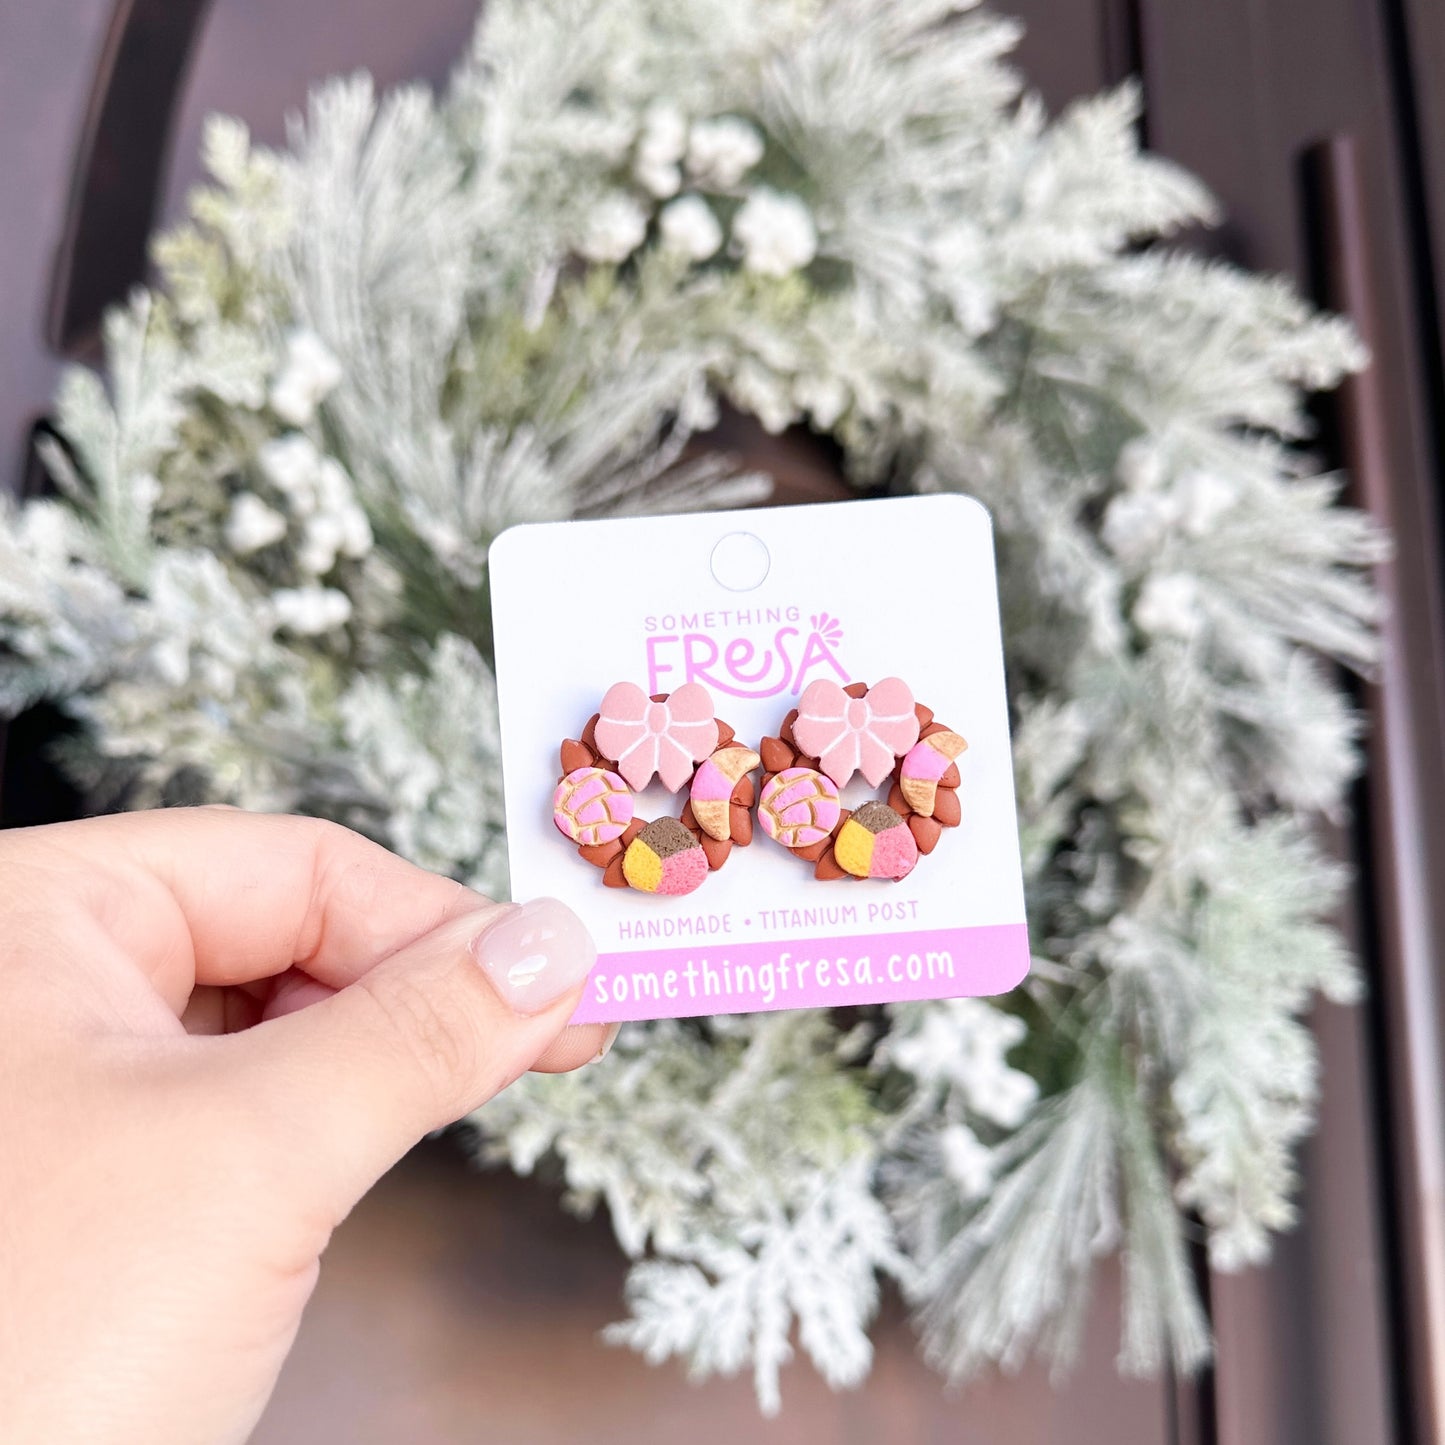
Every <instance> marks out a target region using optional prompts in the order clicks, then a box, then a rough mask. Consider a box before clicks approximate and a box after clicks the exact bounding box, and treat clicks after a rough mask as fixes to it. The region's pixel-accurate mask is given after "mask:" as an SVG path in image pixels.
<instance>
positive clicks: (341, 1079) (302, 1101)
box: [232, 898, 597, 1220]
mask: <svg viewBox="0 0 1445 1445" xmlns="http://www.w3.org/2000/svg"><path fill="white" fill-rule="evenodd" d="M596 958H597V949H596V946H595V945H594V944H593V942H592V939H591V937H590V936H589V935H588V933H587V930H586V928H585V927H584V926H583V924H582V921H581V920H580V919H579V918H578V917H577V915H576V914H575V913H573V912H572V911H571V910H570V909H569V908H567V907H566V905H565V904H562V903H559V902H558V901H557V900H556V899H552V898H542V899H538V900H536V901H535V902H532V903H526V904H522V905H520V906H516V905H502V906H498V905H488V906H486V907H484V908H480V909H477V910H476V911H474V912H471V913H466V914H463V915H462V916H460V917H457V918H452V919H450V920H448V921H447V922H446V923H443V924H442V925H440V926H439V927H438V928H436V929H434V930H433V931H432V932H431V933H428V934H426V935H424V936H423V937H421V938H419V939H417V940H416V941H415V942H414V943H411V944H408V945H407V946H406V947H405V948H403V949H401V950H400V951H398V952H397V953H394V954H392V955H391V956H390V957H389V958H386V959H384V960H383V961H382V962H381V963H379V964H377V965H376V967H375V968H373V969H371V970H369V971H368V972H367V973H365V974H363V975H362V976H361V977H360V978H358V979H357V980H356V981H355V982H354V983H351V984H348V985H347V986H346V987H345V988H343V989H341V990H340V991H339V992H338V993H335V994H333V995H332V996H331V997H330V998H326V999H322V1000H321V1001H320V1002H317V1003H314V1004H312V1005H311V1006H310V1007H308V1008H304V1009H301V1010H299V1011H298V1012H295V1013H290V1014H286V1015H284V1016H283V1017H281V1018H275V1019H270V1020H267V1021H266V1022H265V1023H262V1024H258V1025H257V1026H256V1027H255V1028H252V1029H248V1030H247V1031H246V1032H245V1033H242V1034H237V1035H233V1036H232V1037H233V1041H234V1042H235V1043H236V1045H237V1046H238V1047H239V1049H240V1050H241V1051H242V1055H243V1057H242V1059H241V1060H240V1061H239V1062H240V1064H241V1071H240V1072H241V1075H242V1084H243V1087H244V1088H245V1089H246V1090H247V1093H248V1096H249V1098H250V1099H251V1101H252V1103H253V1104H259V1105H260V1106H261V1108H262V1110H263V1112H264V1113H266V1114H268V1115H269V1116H271V1119H272V1120H274V1119H275V1118H276V1117H278V1116H279V1118H280V1119H281V1120H282V1121H283V1122H284V1127H281V1128H278V1129H277V1130H276V1133H277V1137H279V1138H282V1139H290V1140H291V1141H292V1144H293V1156H294V1157H293V1160H292V1161H288V1163H294V1165H295V1171H291V1172H292V1174H293V1177H298V1182H301V1183H302V1184H303V1187H306V1186H308V1185H309V1186H312V1189H313V1191H315V1190H319V1195H318V1194H317V1193H315V1192H312V1198H313V1199H315V1200H316V1202H318V1203H320V1204H321V1205H322V1207H323V1208H324V1209H326V1210H327V1211H328V1212H333V1213H334V1216H335V1219H336V1220H339V1219H341V1217H342V1216H344V1215H345V1213H346V1212H347V1211H348V1210H349V1209H350V1208H351V1206H352V1205H353V1204H355V1202H356V1201H357V1200H358V1199H359V1198H360V1197H361V1195H362V1194H364V1193H365V1192H366V1191H367V1189H369V1188H370V1187H371V1185H372V1184H374V1183H375V1182H376V1180H377V1179H378V1178H380V1177H381V1175H382V1174H384V1173H385V1172H386V1170H387V1169H389V1168H390V1167H391V1166H392V1164H394V1163H395V1162H396V1161H397V1160H398V1159H399V1158H400V1157H401V1156H402V1155H403V1154H405V1153H406V1151H407V1150H408V1149H410V1148H411V1147H412V1145H413V1144H415V1143H416V1142H417V1140H419V1139H420V1138H421V1137H422V1136H423V1135H425V1134H427V1133H429V1132H430V1131H432V1130H433V1129H439V1128H441V1127H442V1126H443V1125H446V1124H450V1123H452V1122H453V1121H454V1120H456V1119H459V1118H460V1117H461V1116H462V1115H463V1114H465V1113H467V1111H468V1110H470V1109H475V1108H476V1107H477V1106H478V1105H479V1104H482V1103H484V1102H485V1101H486V1100H487V1099H490V1098H491V1097H492V1095H493V1094H495V1093H497V1092H498V1091H499V1090H501V1089H503V1088H505V1087H506V1086H507V1085H508V1084H510V1083H511V1082H512V1081H513V1080H514V1079H516V1078H518V1077H519V1076H520V1075H521V1074H523V1073H525V1072H526V1071H527V1069H528V1068H530V1067H531V1065H532V1064H533V1063H534V1062H536V1060H537V1059H538V1058H539V1057H540V1056H541V1055H542V1054H543V1053H544V1052H545V1051H546V1050H547V1048H548V1045H550V1044H551V1043H552V1042H553V1040H554V1039H556V1038H557V1036H558V1035H559V1034H560V1033H561V1032H562V1030H563V1029H564V1028H565V1027H566V1024H567V1021H568V1019H569V1018H571V1016H572V1014H573V1012H574V1010H575V1009H576V1007H577V1002H578V999H579V997H580V994H581V989H582V983H583V981H584V980H585V978H586V977H587V974H588V973H589V972H590V971H591V969H592V965H593V963H594V962H595V961H596ZM269 1125H270V1121H269V1120H268V1127H269Z"/></svg>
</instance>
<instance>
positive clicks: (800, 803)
mask: <svg viewBox="0 0 1445 1445" xmlns="http://www.w3.org/2000/svg"><path fill="white" fill-rule="evenodd" d="M967 747H968V744H967V743H966V742H965V741H964V740H963V738H962V737H960V736H959V735H958V734H957V733H956V732H954V731H953V730H952V729H951V728H948V727H946V726H945V725H944V724H942V723H940V722H938V721H937V720H936V719H935V718H934V716H933V713H932V711H931V710H930V709H929V708H927V707H924V706H923V704H922V703H916V702H915V701H914V700H913V693H912V692H911V691H910V689H909V687H908V684H907V683H905V682H903V681H902V680H901V679H900V678H896V677H887V678H884V679H883V681H882V682H879V683H876V684H875V685H874V686H873V687H871V688H870V687H868V686H867V684H865V683H861V682H855V683H850V684H849V685H848V686H847V687H839V686H838V684H837V683H835V682H829V681H826V680H819V681H818V682H814V683H812V684H810V685H809V686H808V687H807V688H806V689H805V690H804V692H803V695H802V697H800V698H799V699H798V706H797V707H796V708H795V709H794V710H793V711H792V712H790V713H789V714H788V715H787V717H786V718H784V719H783V725H782V727H781V728H779V730H778V736H777V737H769V738H764V739H763V741H762V744H761V746H760V749H759V751H760V755H761V757H762V762H763V788H762V792H761V794H760V796H759V799H758V821H759V822H760V823H761V824H762V828H763V831H764V832H765V833H766V834H767V835H768V836H769V837H770V838H772V839H774V840H776V841H777V842H779V843H781V844H782V845H783V847H785V848H788V849H789V850H791V851H792V852H793V853H795V854H796V855H797V856H798V857H799V858H802V859H804V860H805V861H807V862H809V863H812V864H813V875H814V877H816V878H820V879H824V880H829V879H836V878H849V877H852V878H890V879H893V880H895V881H896V880H898V879H900V878H906V877H907V876H908V874H910V873H911V872H912V871H913V869H914V867H915V865H916V864H917V862H918V859H919V856H920V854H926V853H931V852H932V851H933V850H934V848H935V847H936V846H937V844H938V840H939V838H940V837H941V836H942V833H943V830H944V829H945V828H954V827H957V826H958V823H959V821H960V820H961V818H962V816H963V814H962V809H961V808H960V806H959V802H958V794H957V792H956V789H957V788H958V785H959V781H960V779H959V771H958V764H957V759H958V758H959V757H960V756H962V754H963V752H964V750H965V749H966V748H967ZM854 773H861V774H862V775H863V777H864V778H866V779H867V780H868V782H869V783H870V784H871V785H872V786H873V787H875V788H878V787H881V785H882V784H883V783H884V782H887V783H888V785H889V788H888V800H887V802H882V801H879V800H876V799H875V800H873V801H871V802H867V803H864V804H863V805H862V806H861V807H860V808H858V809H856V810H855V811H852V812H849V811H848V810H847V809H845V808H844V807H843V805H842V800H841V793H842V789H843V787H844V786H845V785H846V784H847V782H848V781H849V779H850V778H852V776H853V774H854Z"/></svg>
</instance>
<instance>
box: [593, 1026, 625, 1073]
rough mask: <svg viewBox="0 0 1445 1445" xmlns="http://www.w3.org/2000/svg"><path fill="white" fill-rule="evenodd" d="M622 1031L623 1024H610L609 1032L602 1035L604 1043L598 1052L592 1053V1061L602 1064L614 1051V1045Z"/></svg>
mask: <svg viewBox="0 0 1445 1445" xmlns="http://www.w3.org/2000/svg"><path fill="white" fill-rule="evenodd" d="M621 1032H622V1025H621V1024H608V1025H607V1032H606V1033H605V1034H603V1035H602V1044H601V1046H600V1047H599V1048H598V1050H597V1052H596V1053H595V1054H593V1055H592V1062H593V1063H594V1064H600V1063H601V1062H602V1060H603V1059H605V1058H606V1057H607V1055H608V1054H610V1053H611V1052H612V1045H613V1044H615V1043H616V1042H617V1035H618V1034H620V1033H621Z"/></svg>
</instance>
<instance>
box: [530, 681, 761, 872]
mask: <svg viewBox="0 0 1445 1445" xmlns="http://www.w3.org/2000/svg"><path fill="white" fill-rule="evenodd" d="M687 688H688V689H695V690H696V693H699V694H704V696H705V690H704V689H702V688H701V687H699V686H698V685H697V684H695V683H694V684H688V685H687ZM684 691H685V689H681V688H680V689H679V690H678V693H677V694H670V693H665V692H664V693H654V694H653V695H652V696H651V697H650V698H644V697H643V696H642V694H641V690H640V689H637V688H635V687H634V686H633V685H631V684H618V685H616V687H614V688H612V689H609V691H608V693H607V695H606V697H604V699H603V707H602V709H601V710H600V711H599V712H596V713H594V714H593V715H592V717H591V718H590V719H589V720H588V722H587V726H586V727H584V728H583V729H582V736H581V737H580V738H568V739H566V740H565V741H564V742H563V743H562V746H561V748H560V750H559V755H558V760H559V762H560V764H561V768H562V776H561V778H560V779H559V780H558V784H557V789H556V792H555V793H554V795H553V820H554V822H555V823H556V825H557V828H558V830H559V831H560V832H561V833H562V834H563V836H564V837H566V838H567V839H568V840H569V841H570V842H573V843H575V844H576V846H577V853H578V856H579V857H581V858H582V859H583V860H584V861H585V862H587V863H590V864H592V865H593V867H595V868H600V869H601V870H602V881H603V883H605V884H606V885H607V886H608V887H609V888H633V889H636V890H637V891H638V892H641V893H661V894H667V895H672V896H680V895H682V894H686V893H691V892H693V890H694V889H696V888H698V887H700V886H701V885H702V883H703V882H704V881H705V880H706V878H707V876H708V874H709V873H714V872H716V871H717V870H718V869H719V868H721V867H722V866H723V864H724V863H726V862H727V859H728V855H729V854H730V853H731V852H732V850H733V848H734V847H738V848H745V847H747V845H748V844H749V843H751V842H752V838H753V816H752V805H753V803H754V801H755V800H756V796H757V791H756V787H755V785H754V783H753V780H752V778H751V777H750V776H749V775H750V774H751V773H752V771H753V770H754V769H755V768H757V767H758V765H759V762H760V761H761V760H760V759H759V757H758V754H757V753H755V752H754V751H753V750H752V749H751V748H748V747H745V746H743V744H741V743H739V742H738V741H737V740H736V735H735V733H734V731H733V729H732V728H731V727H730V726H729V725H728V724H727V723H725V722H724V721H723V720H722V719H721V718H716V717H714V716H713V715H712V704H711V699H710V698H707V700H706V702H705V704H704V703H703V701H702V699H701V698H699V697H697V696H696V695H694V696H692V697H691V699H690V701H691V705H692V711H691V713H690V714H689V717H688V720H686V721H684V722H683V723H682V724H681V728H682V729H683V730H685V731H687V732H688V733H690V734H691V736H690V738H689V741H688V742H687V744H686V746H688V747H690V748H692V749H693V752H692V754H690V755H688V756H689V758H690V761H688V762H683V763H680V762H679V758H680V756H682V755H681V754H680V752H679V751H678V745H677V744H672V747H673V749H674V752H673V755H672V758H671V761H670V763H669V764H665V765H664V767H663V769H662V770H660V775H662V776H663V781H664V783H665V784H667V785H669V786H670V785H672V784H674V783H677V782H679V781H681V783H682V786H685V787H686V788H687V790H688V801H687V803H686V804H685V805H684V806H683V809H682V812H681V814H680V816H677V817H673V816H671V815H665V816H663V817H661V818H656V819H653V820H652V821H651V822H646V821H644V820H643V819H641V818H637V817H635V816H634V815H633V806H634V803H635V798H634V794H633V789H634V788H635V789H636V790H637V791H641V789H642V788H643V787H645V786H646V784H647V782H649V781H650V780H651V776H652V770H651V769H650V768H649V767H647V765H646V764H644V765H642V766H641V767H637V766H631V765H630V764H631V763H632V760H631V759H630V758H628V757H627V756H626V755H624V759H623V761H619V759H618V758H617V757H615V756H609V754H608V751H607V749H609V748H610V749H611V751H612V752H614V753H620V752H623V748H622V746H621V742H631V741H632V740H636V741H635V742H634V743H633V745H634V746H638V745H652V744H653V741H654V739H655V738H656V737H657V736H658V735H659V731H660V729H661V731H663V732H665V731H666V729H665V727H664V726H663V725H653V723H652V722H651V721H650V720H651V719H653V718H654V717H655V715H656V714H658V713H659V711H661V712H662V713H663V715H664V717H665V715H666V707H667V704H668V703H669V701H670V699H673V698H677V699H678V700H679V701H681V698H682V695H683V693H684ZM619 694H624V696H623V699H622V701H623V705H622V706H617V711H620V712H625V711H627V709H628V707H629V706H630V708H631V713H630V714H629V715H628V716H627V717H625V718H623V719H618V718H614V717H609V715H608V707H609V703H614V699H615V698H617V697H618V695H619ZM614 706H616V704H614ZM704 713H705V716H704ZM632 714H637V715H636V716H634V715H632ZM599 726H600V727H601V729H602V732H603V741H602V742H599V741H598V730H599ZM650 726H651V727H652V731H651V733H649V731H648V729H649V727H650ZM675 726H676V725H675ZM713 726H715V727H716V734H715V737H714V735H713V734H712V733H711V732H710V731H709V729H710V728H711V727H713ZM702 739H705V740H706V741H705V742H703V741H701V740H702ZM627 751H628V752H629V753H630V752H631V751H632V748H631V747H629V748H628V750H627ZM659 751H660V749H659ZM698 752H701V753H702V754H703V756H701V757H700V758H699V757H697V756H696V754H697V753H698ZM668 767H671V769H672V772H671V775H670V776H669V775H668V772H667V769H668ZM679 767H681V771H679ZM674 791H677V789H676V788H674Z"/></svg>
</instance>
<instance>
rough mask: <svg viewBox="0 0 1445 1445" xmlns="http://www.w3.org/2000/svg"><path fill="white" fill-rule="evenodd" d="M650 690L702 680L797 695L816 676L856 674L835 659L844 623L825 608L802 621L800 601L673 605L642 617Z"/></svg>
mask: <svg viewBox="0 0 1445 1445" xmlns="http://www.w3.org/2000/svg"><path fill="white" fill-rule="evenodd" d="M643 625H644V628H645V629H646V631H647V633H648V638H647V690H648V692H652V693H656V692H672V691H673V690H674V689H675V688H679V687H681V686H682V685H683V684H684V683H686V682H700V683H702V684H703V685H704V686H705V687H709V688H712V689H713V690H714V691H715V692H720V693H726V694H727V695H728V696H729V697H746V698H766V697H777V696H779V695H780V694H782V693H785V692H786V693H791V694H792V695H793V696H794V697H796V696H797V695H798V694H799V693H800V692H802V690H803V689H804V688H805V687H806V686H807V685H808V684H809V683H810V682H812V681H813V679H814V678H816V677H832V678H834V679H836V680H837V681H838V682H839V683H847V682H850V681H851V680H852V679H851V678H850V676H849V674H848V670H847V668H845V667H844V666H843V664H842V663H841V662H840V661H839V660H838V645H839V643H840V642H842V640H843V624H842V623H841V622H839V621H838V619H837V618H836V617H830V616H829V615H828V614H827V613H826V612H816V613H814V614H812V616H810V617H809V618H808V620H807V623H806V624H804V622H803V618H802V613H801V611H800V610H799V609H798V608H796V607H757V608H740V609H736V610H734V609H727V610H721V611H716V612H690V613H680V614H679V613H668V614H665V615H663V616H658V617H648V618H645V619H644V623H643Z"/></svg>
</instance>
